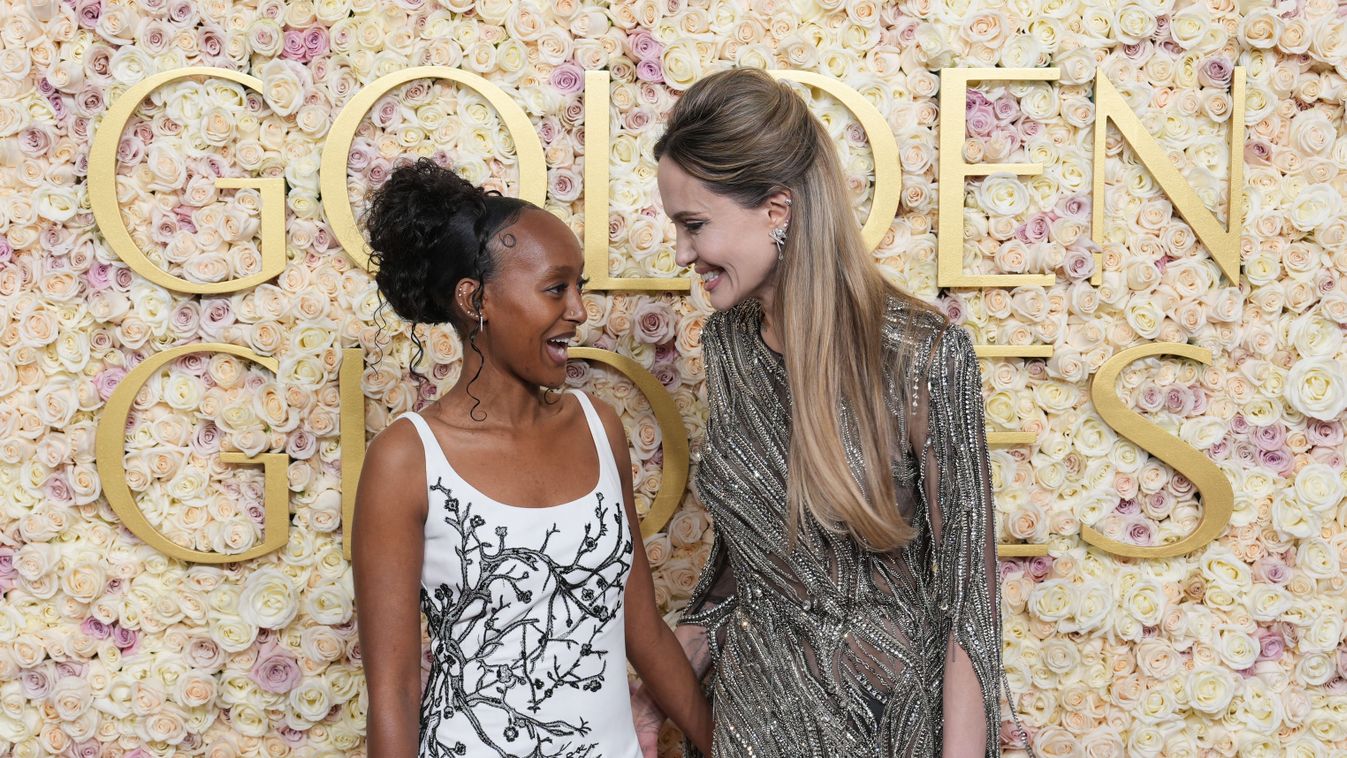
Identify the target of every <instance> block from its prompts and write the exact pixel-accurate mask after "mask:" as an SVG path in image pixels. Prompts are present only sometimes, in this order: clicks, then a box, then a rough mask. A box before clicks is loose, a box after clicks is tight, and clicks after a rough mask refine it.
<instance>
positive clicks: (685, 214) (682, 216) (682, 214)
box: [669, 211, 697, 222]
mask: <svg viewBox="0 0 1347 758" xmlns="http://www.w3.org/2000/svg"><path fill="white" fill-rule="evenodd" d="M696 215H697V212H696V211H679V212H677V213H675V214H673V215H672V216H670V217H669V218H671V219H673V220H674V221H678V222H686V221H687V220H688V219H689V218H691V217H692V216H696Z"/></svg>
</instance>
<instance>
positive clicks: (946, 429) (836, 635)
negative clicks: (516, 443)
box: [636, 69, 1003, 758]
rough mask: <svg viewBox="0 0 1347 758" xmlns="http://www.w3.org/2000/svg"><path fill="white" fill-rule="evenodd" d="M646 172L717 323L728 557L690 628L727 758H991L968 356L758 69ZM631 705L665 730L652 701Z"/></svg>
mask: <svg viewBox="0 0 1347 758" xmlns="http://www.w3.org/2000/svg"><path fill="white" fill-rule="evenodd" d="M655 153H656V156H657V157H658V158H659V186H660V194H661V198H662V201H663V204H664V209H665V212H666V213H667V214H668V215H669V216H670V217H671V218H672V219H673V221H674V222H675V224H676V227H677V235H678V238H677V257H678V262H679V263H680V264H682V265H688V266H693V267H694V268H695V270H696V271H697V273H698V274H699V275H700V278H701V281H702V284H703V285H704V286H705V288H706V290H707V292H708V296H709V298H710V301H711V304H712V305H713V306H714V307H715V308H716V311H717V312H716V313H715V314H714V315H712V316H711V318H709V319H708V320H707V323H706V327H705V330H704V331H703V333H702V346H703V350H704V356H705V362H706V372H707V401H708V404H709V406H710V417H709V420H708V424H707V432H706V442H705V445H704V447H703V449H702V451H701V457H700V466H699V468H698V471H697V474H696V479H695V487H696V490H697V493H698V495H699V496H700V498H701V499H702V501H703V502H704V503H705V504H706V507H707V508H708V509H709V510H710V512H711V514H712V516H713V518H714V520H715V534H716V540H715V546H714V548H713V550H712V555H711V559H710V561H709V563H708V565H707V567H706V569H705V573H704V574H703V576H702V578H701V581H700V583H699V584H698V586H697V588H696V590H695V591H694V593H693V597H692V600H691V604H690V605H689V607H688V609H687V611H686V612H685V615H684V616H683V619H682V626H681V627H680V629H679V636H680V638H681V639H682V640H683V641H684V647H685V649H686V650H687V651H688V653H689V657H690V658H692V660H693V665H694V668H696V669H697V670H698V671H699V672H707V673H708V674H709V676H708V678H707V680H706V686H707V690H708V693H709V694H710V695H711V697H712V708H713V714H714V739H713V751H714V754H715V755H716V756H736V757H737V756H761V757H763V758H798V757H800V756H820V757H827V758H832V757H835V756H854V757H856V758H859V757H861V756H869V757H873V756H881V757H883V758H889V757H890V756H921V757H923V758H925V757H927V756H937V755H945V756H979V755H986V756H995V755H998V754H999V749H1000V723H1001V717H1000V708H999V691H1000V683H1001V682H1002V681H1003V674H1002V668H1001V634H1000V616H999V606H998V602H997V593H996V577H997V572H996V565H995V545H994V540H993V534H992V533H993V523H994V522H993V520H992V495H991V486H990V477H989V473H988V461H987V444H986V433H985V430H984V425H983V406H982V395H981V390H982V386H981V380H980V377H979V373H978V363H977V359H976V358H975V356H974V354H973V348H972V344H971V342H970V340H969V337H968V336H967V334H966V333H965V332H964V331H963V330H962V329H959V328H957V327H953V326H951V325H950V324H949V323H948V322H947V321H946V319H945V318H944V317H943V316H941V315H940V314H939V313H938V312H936V311H935V310H933V309H932V308H930V307H929V306H927V305H925V304H923V303H921V302H920V301H918V300H916V299H914V298H912V297H910V296H908V295H905V294H903V293H902V292H900V291H898V290H897V289H895V288H894V287H892V286H891V285H889V284H888V283H887V282H886V281H885V280H884V278H883V276H882V274H881V272H880V271H879V269H878V268H877V267H876V266H875V265H874V263H873V260H872V258H871V257H870V255H869V253H868V251H867V250H866V249H865V247H864V245H863V243H862V242H861V238H860V227H859V224H858V223H857V219H856V217H855V214H854V211H853V208H852V204H851V201H850V199H849V197H848V193H847V191H846V188H845V186H844V183H843V177H842V172H841V170H840V167H839V161H838V159H837V156H836V154H835V152H834V148H833V146H832V144H831V142H830V140H829V139H828V135H827V133H826V131H825V130H824V128H823V126H822V125H821V124H820V123H819V121H818V119H817V118H815V117H814V116H813V115H812V114H811V113H810V112H809V111H808V109H807V107H806V105H805V103H804V102H803V100H802V99H801V98H800V97H799V96H798V95H796V94H795V93H794V92H793V91H792V90H791V89H790V88H789V87H788V86H786V85H784V84H781V83H778V82H776V81H775V80H773V79H772V78H771V77H770V76H768V75H767V74H765V73H763V72H761V71H756V70H752V69H735V70H731V71H727V72H722V73H719V74H715V75H713V76H710V77H707V78H705V79H703V80H701V81H700V82H698V83H697V84H696V85H694V86H693V87H692V88H690V89H689V90H688V91H687V92H686V93H685V94H684V95H683V96H682V98H681V99H680V101H679V102H678V103H677V105H676V106H675V107H674V109H673V112H672V114H671V115H670V118H669V123H668V129H667V131H666V133H665V134H664V136H663V137H662V138H661V140H660V141H659V143H658V144H657V145H656V147H655ZM708 669H709V671H708ZM636 707H637V711H638V715H637V720H638V727H639V728H640V731H642V732H643V733H644V734H645V735H647V736H648V735H649V734H651V733H657V731H658V728H659V725H660V723H661V721H662V715H661V714H659V713H658V711H657V710H655V709H653V708H652V707H650V706H649V703H648V701H646V700H645V699H644V698H643V697H642V695H641V693H640V692H638V693H637V697H636ZM647 744H648V740H647ZM694 752H695V751H694ZM647 754H649V753H647Z"/></svg>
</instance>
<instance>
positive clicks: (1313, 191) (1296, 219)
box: [1287, 184, 1343, 232]
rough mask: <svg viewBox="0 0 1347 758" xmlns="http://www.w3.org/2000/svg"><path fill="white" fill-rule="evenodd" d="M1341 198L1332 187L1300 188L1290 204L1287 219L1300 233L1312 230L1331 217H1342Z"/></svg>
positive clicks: (1314, 186)
mask: <svg viewBox="0 0 1347 758" xmlns="http://www.w3.org/2000/svg"><path fill="white" fill-rule="evenodd" d="M1342 212H1343V211H1342V196H1341V195H1339V194H1338V193H1336V192H1335V191H1334V190H1333V188H1332V187H1329V186H1325V185H1322V184H1315V185H1311V186H1306V187H1304V188H1302V189H1301V190H1300V192H1299V194H1298V195H1296V197H1295V200H1293V201H1292V203H1291V208H1290V212H1289V213H1288V214H1287V218H1288V219H1289V220H1290V221H1291V225H1292V226H1294V227H1295V228H1297V229H1299V230H1300V231H1302V232H1308V231H1312V230H1314V229H1315V228H1316V227H1319V226H1321V225H1323V224H1324V223H1326V222H1327V221H1328V220H1329V219H1330V218H1332V217H1333V216H1340V215H1342Z"/></svg>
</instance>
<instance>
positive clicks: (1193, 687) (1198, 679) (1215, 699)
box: [1184, 665, 1235, 716]
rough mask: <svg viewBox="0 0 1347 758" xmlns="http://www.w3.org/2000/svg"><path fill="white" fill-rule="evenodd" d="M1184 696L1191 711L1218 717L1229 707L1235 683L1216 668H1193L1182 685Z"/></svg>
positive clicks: (1227, 673) (1224, 671) (1222, 670)
mask: <svg viewBox="0 0 1347 758" xmlns="http://www.w3.org/2000/svg"><path fill="white" fill-rule="evenodd" d="M1184 695H1185V696H1186V698H1187V701H1188V705H1189V706H1190V707H1192V708H1193V710H1196V711H1199V712H1201V713H1205V714H1208V715H1211V716H1220V715H1222V714H1224V713H1225V711H1226V708H1228V707H1229V706H1230V701H1231V699H1232V698H1233V697H1234V695H1235V682H1234V681H1233V680H1232V679H1231V676H1230V673H1229V672H1228V671H1226V670H1224V669H1221V668H1217V667H1216V666H1210V665H1207V666H1199V667H1197V668H1195V669H1194V670H1193V671H1192V672H1191V673H1190V674H1189V675H1188V679H1187V681H1186V682H1185V683H1184Z"/></svg>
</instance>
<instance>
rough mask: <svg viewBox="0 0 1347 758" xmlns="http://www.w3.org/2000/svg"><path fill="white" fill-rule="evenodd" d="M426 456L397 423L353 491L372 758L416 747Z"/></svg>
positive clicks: (410, 755)
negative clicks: (357, 487) (358, 485)
mask: <svg viewBox="0 0 1347 758" xmlns="http://www.w3.org/2000/svg"><path fill="white" fill-rule="evenodd" d="M424 460H425V459H424V455H423V452H422V449H421V441H420V438H419V437H418V436H417V433H416V430H415V428H414V427H413V426H412V425H411V422H407V421H400V422H395V423H394V424H393V425H392V426H390V427H389V428H388V429H386V430H385V431H384V432H383V433H381V434H380V435H379V436H378V437H376V438H375V439H374V442H372V443H371V444H370V447H369V451H368V452H367V453H366V455H365V466H364V468H363V469H362V471H361V474H360V487H359V489H358V490H357V491H356V507H355V523H354V525H353V526H352V529H351V531H352V550H351V554H352V563H353V567H354V574H355V596H356V618H357V623H358V625H359V630H360V651H361V657H362V658H363V660H364V666H365V681H366V685H367V687H368V689H369V712H368V716H367V721H366V724H367V727H366V748H367V750H368V751H369V753H368V754H369V756H370V758H415V756H416V755H417V751H418V745H417V741H418V732H419V729H420V715H419V711H420V703H421V559H422V554H423V552H424V549H425V545H424V539H425V522H426V512H427V507H428V506H427V499H426V487H425V484H424V482H425V478H426V477H425V465H424Z"/></svg>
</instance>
